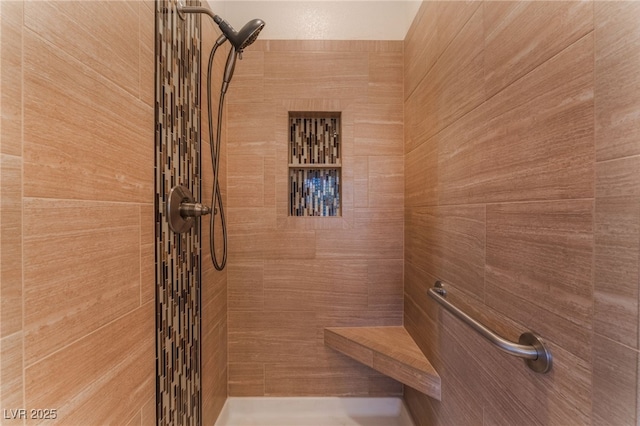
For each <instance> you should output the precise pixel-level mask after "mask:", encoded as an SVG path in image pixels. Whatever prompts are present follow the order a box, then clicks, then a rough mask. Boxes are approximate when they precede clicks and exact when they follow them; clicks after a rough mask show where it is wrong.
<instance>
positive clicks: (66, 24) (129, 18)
mask: <svg viewBox="0 0 640 426" xmlns="http://www.w3.org/2000/svg"><path fill="white" fill-rule="evenodd" d="M24 21H25V22H24V24H25V27H27V28H29V30H31V31H34V32H35V33H36V34H38V35H39V36H40V37H41V38H42V39H43V40H45V41H47V42H48V43H50V44H52V45H54V46H56V47H58V48H59V49H61V50H64V51H65V52H67V53H68V54H69V55H71V56H73V57H74V58H75V59H76V60H77V61H78V62H80V63H82V64H85V65H86V66H88V67H90V68H91V69H93V70H94V71H96V72H99V73H100V74H102V75H103V76H105V77H106V78H107V79H109V80H111V81H114V82H118V84H119V85H120V86H121V87H123V88H124V89H126V90H127V91H128V92H129V93H131V94H134V95H136V96H137V95H138V93H139V91H138V87H139V78H140V76H139V74H138V60H139V59H138V58H139V51H138V43H131V42H130V41H131V40H138V38H139V37H140V36H139V32H138V25H139V20H138V4H137V2H121V3H114V2H109V1H95V2H54V1H51V2H39V3H31V2H25V12H24ZM152 22H153V21H152ZM149 29H150V30H151V33H150V34H153V27H151V28H149V27H147V30H149ZM150 34H145V35H144V37H145V40H149V36H150ZM151 39H153V38H152V37H151ZM147 46H148V43H147ZM151 46H153V44H151ZM145 81H147V82H148V78H146V77H145Z"/></svg>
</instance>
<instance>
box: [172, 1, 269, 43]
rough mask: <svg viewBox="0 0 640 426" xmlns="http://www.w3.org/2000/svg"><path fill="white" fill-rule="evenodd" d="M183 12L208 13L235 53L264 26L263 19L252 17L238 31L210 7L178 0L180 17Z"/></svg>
mask: <svg viewBox="0 0 640 426" xmlns="http://www.w3.org/2000/svg"><path fill="white" fill-rule="evenodd" d="M185 13H204V14H207V15H209V16H210V17H211V18H212V19H213V21H214V22H215V23H216V24H218V27H220V30H221V31H222V34H223V35H224V36H225V37H226V38H227V40H229V42H230V43H231V44H232V45H233V47H235V49H236V52H237V53H240V54H241V53H242V51H243V50H244V49H245V48H246V47H247V46H249V45H250V44H252V43H253V42H254V41H256V39H257V38H258V34H260V31H262V29H263V28H264V21H263V20H262V19H253V20H251V21H249V22H247V23H246V24H245V26H244V27H242V28H240V31H236V30H234V29H233V27H232V26H231V24H229V23H228V22H227V21H225V20H224V19H222V18H221V17H220V16H219V15H216V14H215V13H213V12H212V11H211V9H209V8H207V7H202V6H187V5H186V3H185V0H178V14H179V15H180V17H181V18H182V19H185V18H184V14H185Z"/></svg>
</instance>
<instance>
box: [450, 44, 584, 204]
mask: <svg viewBox="0 0 640 426" xmlns="http://www.w3.org/2000/svg"><path fill="white" fill-rule="evenodd" d="M531 93H535V94H536V96H535V97H531ZM593 104H594V100H593V36H592V35H587V36H585V37H584V38H582V39H581V40H580V41H578V42H577V43H575V44H573V45H571V46H570V47H569V48H567V49H565V50H564V51H563V52H562V53H560V54H559V55H557V56H555V57H554V58H552V59H551V60H549V61H547V62H545V63H544V64H542V65H541V66H539V67H537V68H536V69H535V70H533V71H532V72H530V73H529V74H527V75H526V76H525V77H524V78H522V79H520V80H519V81H518V82H517V83H516V84H513V85H511V86H509V87H508V88H506V89H505V90H504V91H502V92H500V93H499V94H497V95H496V96H494V97H493V98H491V99H490V100H489V101H487V102H486V103H484V104H483V105H481V106H480V107H479V108H477V109H476V110H474V111H472V112H471V113H469V114H467V115H466V116H464V117H463V118H461V119H460V120H458V121H457V122H456V123H454V124H453V125H451V126H450V127H448V128H447V129H445V130H444V131H443V132H441V133H440V134H439V135H438V137H439V139H440V140H439V145H438V163H439V164H438V173H439V181H438V184H439V196H440V202H441V203H447V204H449V203H486V202H502V201H524V200H540V199H558V198H591V197H593V178H594V152H593Z"/></svg>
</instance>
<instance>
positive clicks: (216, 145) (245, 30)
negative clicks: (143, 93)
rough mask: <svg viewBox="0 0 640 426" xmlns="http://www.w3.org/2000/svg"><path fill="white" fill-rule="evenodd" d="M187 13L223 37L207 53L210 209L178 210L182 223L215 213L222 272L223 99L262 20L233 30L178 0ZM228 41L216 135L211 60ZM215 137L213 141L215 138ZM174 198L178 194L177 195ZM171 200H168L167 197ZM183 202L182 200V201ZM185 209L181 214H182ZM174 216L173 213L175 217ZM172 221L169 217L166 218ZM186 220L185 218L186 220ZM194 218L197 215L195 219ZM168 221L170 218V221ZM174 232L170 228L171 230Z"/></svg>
mask: <svg viewBox="0 0 640 426" xmlns="http://www.w3.org/2000/svg"><path fill="white" fill-rule="evenodd" d="M187 13H204V14H206V15H208V16H209V17H211V19H213V21H214V22H215V23H216V24H218V27H219V28H220V31H222V35H220V37H218V39H217V40H216V42H215V43H214V45H213V48H212V49H211V53H210V54H209V65H208V69H207V76H208V78H207V111H208V115H209V116H208V119H209V146H210V147H211V168H212V169H213V188H212V191H211V192H212V194H211V208H210V209H209V210H208V211H207V212H206V213H205V212H204V211H201V210H198V209H190V208H189V209H187V208H185V209H182V208H179V209H178V210H179V213H180V214H179V216H180V217H181V218H182V220H184V221H185V222H187V221H188V219H189V218H190V219H193V217H194V216H188V214H192V213H193V214H195V215H198V216H200V215H202V214H208V213H210V212H211V210H213V211H214V214H212V215H211V221H210V226H209V247H210V253H211V262H212V263H213V266H214V267H215V268H216V269H217V270H218V271H221V270H223V269H224V266H225V265H226V263H227V224H226V219H225V215H224V206H223V204H222V195H221V193H220V185H219V174H220V173H219V171H220V138H221V128H222V127H221V126H222V113H223V111H224V97H225V94H226V93H227V90H228V88H229V83H230V82H231V77H233V72H234V70H235V67H236V59H237V58H240V59H242V52H243V50H244V49H245V48H246V47H248V46H249V45H251V44H252V43H253V42H254V41H256V39H257V38H258V34H260V31H262V29H263V28H264V25H265V23H264V21H262V20H261V19H253V20H251V21H249V22H247V23H246V24H245V25H244V26H243V27H242V28H241V29H240V31H236V30H235V29H233V27H232V26H231V25H230V24H229V23H228V22H227V21H225V20H224V19H222V18H221V17H220V16H219V15H216V14H215V13H213V11H211V9H209V8H207V7H202V6H187V5H186V4H185V0H178V15H179V16H180V18H181V19H183V20H184V19H186V14H187ZM227 40H229V43H231V49H230V50H229V56H227V63H226V65H225V70H224V76H223V80H222V87H221V89H220V101H219V102H218V123H217V128H216V132H215V133H214V132H213V116H212V111H211V109H212V108H211V105H212V102H211V74H212V70H213V58H214V57H215V54H216V50H217V49H218V48H219V47H220V46H222V45H223V44H224V43H225V42H226V41H227ZM214 137H215V139H214ZM176 197H177V195H176ZM170 198H171V197H170ZM183 202H184V201H183ZM187 203H189V204H190V203H193V201H187ZM183 210H184V211H183ZM218 215H219V216H220V222H221V228H222V259H221V260H220V261H218V258H217V254H216V249H215V241H216V238H215V236H214V232H215V226H214V225H215V217H216V216H218ZM174 216H175V214H174ZM169 217H170V218H171V216H169ZM185 217H186V218H187V219H185ZM195 217H197V216H195ZM170 220H171V219H170ZM180 220H181V219H179V218H177V216H176V222H175V225H176V228H177V229H179V228H180V225H183V226H185V227H186V226H189V227H188V228H186V229H187V230H188V229H189V228H190V227H191V226H193V225H192V224H191V225H187V224H186V223H185V224H182V223H181V222H180ZM172 229H173V228H172ZM176 232H184V231H176Z"/></svg>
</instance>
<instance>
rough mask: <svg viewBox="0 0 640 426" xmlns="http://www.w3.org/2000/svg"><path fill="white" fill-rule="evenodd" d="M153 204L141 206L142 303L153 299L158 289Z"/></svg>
mask: <svg viewBox="0 0 640 426" xmlns="http://www.w3.org/2000/svg"><path fill="white" fill-rule="evenodd" d="M153 212H154V209H153V206H152V205H141V206H140V304H141V305H144V304H145V303H147V302H149V301H152V300H153V299H154V297H155V291H156V277H155V244H156V243H155V216H154V214H153Z"/></svg>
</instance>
